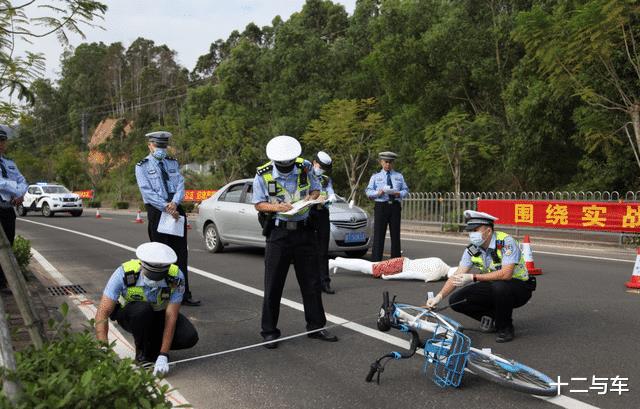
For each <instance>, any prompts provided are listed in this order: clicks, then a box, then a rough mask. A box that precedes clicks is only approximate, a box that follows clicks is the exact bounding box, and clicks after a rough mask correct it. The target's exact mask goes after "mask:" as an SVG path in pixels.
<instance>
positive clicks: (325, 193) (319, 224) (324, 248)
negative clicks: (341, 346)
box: [310, 151, 336, 294]
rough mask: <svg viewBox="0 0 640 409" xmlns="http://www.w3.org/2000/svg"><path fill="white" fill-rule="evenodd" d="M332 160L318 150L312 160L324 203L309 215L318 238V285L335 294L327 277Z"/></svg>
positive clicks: (332, 198)
mask: <svg viewBox="0 0 640 409" xmlns="http://www.w3.org/2000/svg"><path fill="white" fill-rule="evenodd" d="M332 168H333V160H332V159H331V156H329V154H328V153H326V152H324V151H320V152H318V153H317V154H316V157H315V159H314V160H313V175H314V177H315V178H316V179H318V183H319V184H320V197H321V198H322V199H324V200H325V202H324V204H320V205H317V206H314V207H313V208H312V209H311V215H310V217H311V218H312V219H313V223H314V224H315V227H316V235H317V239H318V270H319V272H320V285H321V288H322V292H324V293H327V294H335V291H334V290H333V288H331V278H330V277H329V239H330V237H331V224H330V220H329V205H330V204H331V203H332V202H335V201H336V194H335V192H334V191H333V180H332V179H331V169H332Z"/></svg>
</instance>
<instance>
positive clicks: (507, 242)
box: [460, 233, 520, 268]
mask: <svg viewBox="0 0 640 409" xmlns="http://www.w3.org/2000/svg"><path fill="white" fill-rule="evenodd" d="M479 249H480V257H482V262H483V264H484V266H485V268H489V266H490V265H491V261H492V258H491V254H490V253H489V251H488V250H491V251H496V234H495V233H493V236H492V237H491V243H489V247H488V248H487V250H485V249H484V248H482V247H480V248H479ZM496 254H497V253H496ZM518 262H520V247H519V246H518V242H517V241H516V240H515V239H514V238H513V237H511V236H507V237H506V238H505V239H504V245H503V247H502V265H503V266H504V265H507V264H518ZM460 266H462V267H473V263H472V262H471V255H470V254H469V252H468V251H466V250H465V251H464V253H463V254H462V258H461V259H460Z"/></svg>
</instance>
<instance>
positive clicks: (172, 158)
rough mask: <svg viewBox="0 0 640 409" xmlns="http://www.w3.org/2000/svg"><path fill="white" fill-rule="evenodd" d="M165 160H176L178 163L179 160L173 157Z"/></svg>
mask: <svg viewBox="0 0 640 409" xmlns="http://www.w3.org/2000/svg"><path fill="white" fill-rule="evenodd" d="M165 159H166V160H175V161H176V162H177V161H178V159H176V158H174V157H173V156H167V157H166V158H165Z"/></svg>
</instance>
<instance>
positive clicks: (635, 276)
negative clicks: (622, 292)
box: [624, 247, 640, 288]
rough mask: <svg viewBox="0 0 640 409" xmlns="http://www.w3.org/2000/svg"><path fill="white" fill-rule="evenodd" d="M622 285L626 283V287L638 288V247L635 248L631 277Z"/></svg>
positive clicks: (639, 276)
mask: <svg viewBox="0 0 640 409" xmlns="http://www.w3.org/2000/svg"><path fill="white" fill-rule="evenodd" d="M624 285H626V286H627V288H640V247H638V249H637V250H636V264H635V265H634V266H633V273H632V274H631V279H630V280H629V281H627V282H626V283H625V284H624Z"/></svg>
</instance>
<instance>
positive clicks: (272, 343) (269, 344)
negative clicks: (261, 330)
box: [264, 335, 280, 349]
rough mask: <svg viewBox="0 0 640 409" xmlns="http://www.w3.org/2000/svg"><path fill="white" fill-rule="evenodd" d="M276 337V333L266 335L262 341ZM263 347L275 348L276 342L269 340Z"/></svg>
mask: <svg viewBox="0 0 640 409" xmlns="http://www.w3.org/2000/svg"><path fill="white" fill-rule="evenodd" d="M278 338H280V337H279V336H278V335H267V336H266V337H264V342H267V341H274V340H276V339H278ZM264 347H265V348H267V349H276V348H278V342H269V343H268V344H264Z"/></svg>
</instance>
